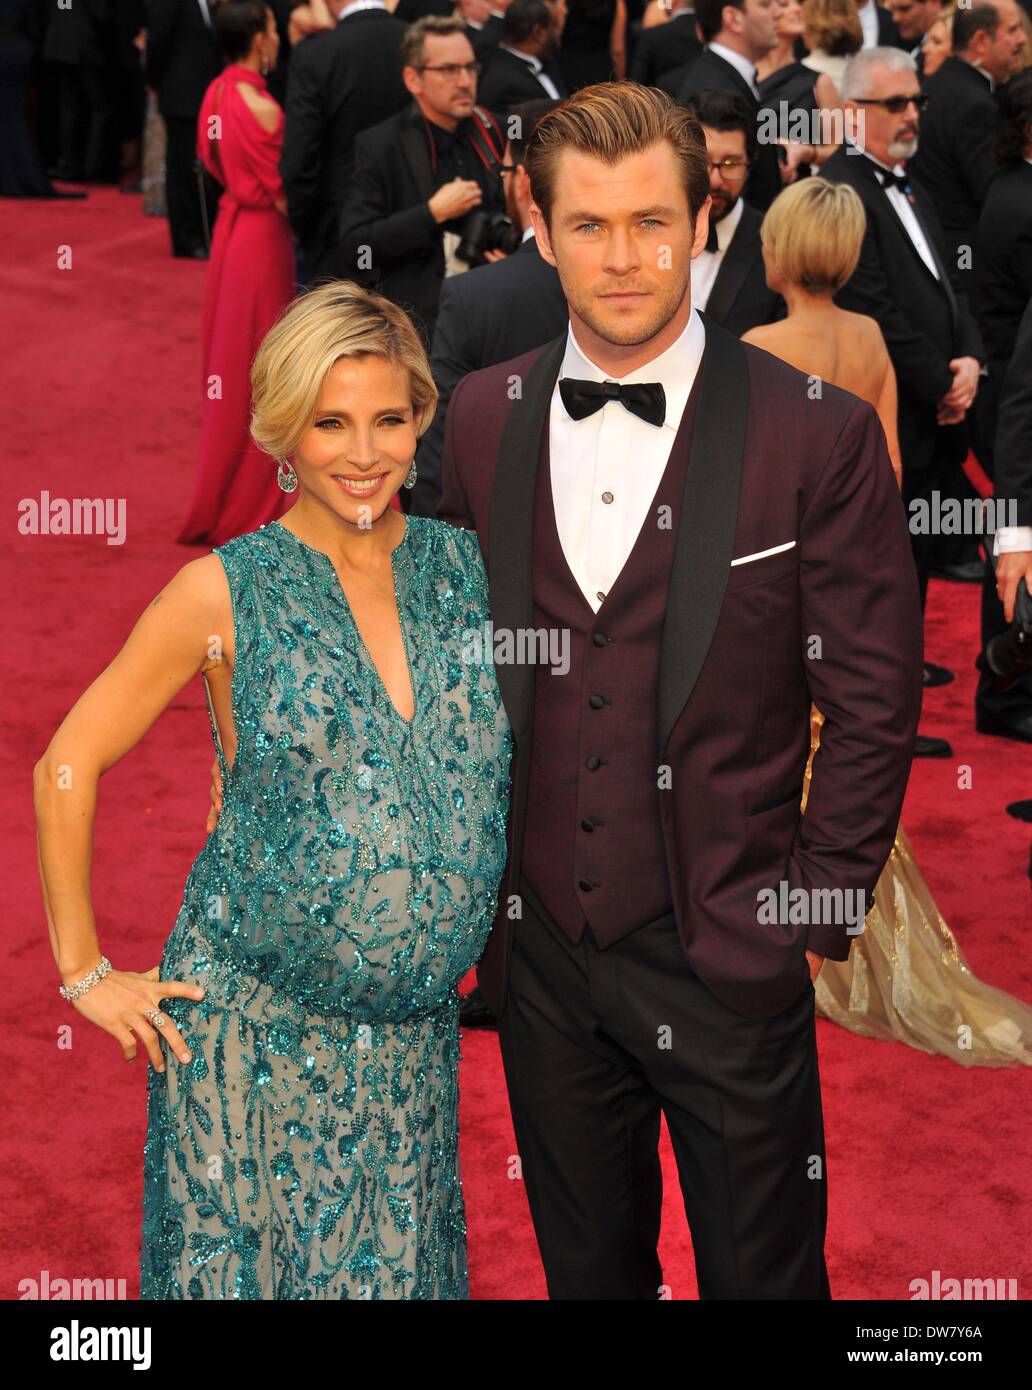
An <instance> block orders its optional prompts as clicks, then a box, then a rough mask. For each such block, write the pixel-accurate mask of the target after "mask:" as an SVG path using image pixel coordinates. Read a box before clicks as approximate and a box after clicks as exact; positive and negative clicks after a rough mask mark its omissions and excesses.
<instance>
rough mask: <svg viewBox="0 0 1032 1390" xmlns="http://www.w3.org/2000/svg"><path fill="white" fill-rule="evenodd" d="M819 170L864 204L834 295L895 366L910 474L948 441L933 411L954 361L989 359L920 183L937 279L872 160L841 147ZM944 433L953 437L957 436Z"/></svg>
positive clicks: (921, 211) (921, 215)
mask: <svg viewBox="0 0 1032 1390" xmlns="http://www.w3.org/2000/svg"><path fill="white" fill-rule="evenodd" d="M821 175H822V176H823V177H824V178H826V179H829V180H830V181H831V182H832V183H848V184H849V185H850V187H851V188H853V189H855V190H856V192H857V193H858V194H859V195H860V200H861V202H862V203H863V205H864V212H865V213H866V215H867V229H866V231H865V233H864V241H863V247H862V249H861V251H860V262H859V264H858V266H857V268H856V270H855V271H854V272H853V275H852V278H851V279H850V280H849V282H848V283H847V284H846V286H845V287H844V289H843V290H842V291H841V293H840V294H839V295H838V296H837V299H838V302H839V303H840V304H841V305H842V307H843V308H844V309H853V310H855V311H856V312H858V313H861V314H869V315H870V316H871V317H872V318H874V319H877V321H878V324H879V325H880V327H881V331H882V334H883V336H884V338H885V343H886V346H887V347H888V349H889V356H890V357H891V358H892V365H893V367H894V368H895V371H896V386H897V389H898V393H899V444H900V454H901V457H902V460H903V467H904V469H905V470H910V471H911V472H915V471H918V470H921V469H925V468H930V467H931V466H932V464H933V461H934V459H935V456H936V453H937V450H939V449H940V448H943V447H944V445H945V441H944V438H943V436H942V432H941V431H940V430H939V427H938V426H937V425H936V422H935V408H936V405H937V404H938V402H939V401H940V400H941V399H942V397H943V396H944V395H945V394H946V392H947V391H948V390H949V389H950V387H951V385H952V384H953V373H952V372H951V371H950V368H949V363H950V359H951V358H953V357H977V358H978V359H979V360H980V361H983V360H984V357H985V351H984V349H983V347H982V339H981V335H980V334H979V332H978V327H977V325H976V323H975V320H974V317H973V315H972V313H971V310H970V308H969V307H968V302H967V296H966V294H965V293H964V290H963V288H962V287H961V285H960V280H959V276H958V275H957V272H956V268H955V264H954V263H953V262H951V261H950V258H949V252H948V249H947V245H946V240H945V236H944V234H943V230H942V226H941V224H940V222H939V219H938V217H937V215H936V212H935V206H934V204H933V203H932V200H931V198H930V197H929V195H928V194H927V193H926V192H925V191H924V189H923V188H922V187H921V185H920V184H919V183H917V182H916V180H913V181H911V188H912V190H913V194H914V207H915V211H916V213H917V216H918V220H919V222H920V223H921V225H922V227H923V229H924V232H925V235H926V237H927V238H928V240H929V242H930V245H931V248H932V251H933V254H934V255H935V256H936V258H937V261H938V265H939V276H940V278H939V279H936V277H935V276H934V275H933V274H932V272H931V271H930V270H929V269H928V267H927V266H926V265H925V263H924V261H923V260H922V259H921V257H920V256H919V255H918V253H917V250H916V248H915V246H914V243H913V242H912V241H911V239H910V237H909V236H908V235H907V232H906V229H905V228H904V226H903V223H902V222H901V221H900V219H899V217H898V216H897V214H896V212H895V210H894V208H893V207H892V204H891V203H890V201H889V199H888V196H887V194H886V193H885V191H884V190H883V188H882V186H881V184H880V182H879V180H878V175H877V172H876V166H875V165H874V164H872V163H871V161H870V160H869V159H867V158H866V157H865V156H863V155H861V154H847V153H846V150H845V148H843V149H840V150H838V151H837V152H836V153H835V154H833V155H832V156H831V158H830V159H829V160H827V161H826V162H825V163H824V164H823V165H822V167H821ZM951 272H952V273H951ZM947 438H954V439H955V438H956V436H955V433H954V435H953V436H947Z"/></svg>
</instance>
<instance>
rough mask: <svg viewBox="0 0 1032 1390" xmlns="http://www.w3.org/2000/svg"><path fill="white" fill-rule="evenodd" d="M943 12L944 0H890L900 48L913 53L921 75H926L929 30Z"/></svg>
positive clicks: (890, 8)
mask: <svg viewBox="0 0 1032 1390" xmlns="http://www.w3.org/2000/svg"><path fill="white" fill-rule="evenodd" d="M942 11H943V0H889V13H890V14H891V15H892V18H893V20H894V21H895V24H896V28H897V30H898V31H899V38H900V43H899V47H900V48H905V49H906V50H907V51H908V52H909V53H913V55H914V57H915V58H916V60H917V70H918V72H919V73H922V74H923V73H924V67H923V58H924V41H925V39H926V38H927V37H928V30H929V29H930V28H931V27H932V25H933V24H934V23H935V21H936V20H937V19H939V18H941V16H942Z"/></svg>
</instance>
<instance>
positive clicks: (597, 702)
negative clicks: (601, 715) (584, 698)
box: [588, 695, 605, 709]
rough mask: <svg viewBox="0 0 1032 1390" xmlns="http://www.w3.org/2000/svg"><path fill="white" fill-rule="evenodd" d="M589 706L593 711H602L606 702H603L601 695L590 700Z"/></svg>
mask: <svg viewBox="0 0 1032 1390" xmlns="http://www.w3.org/2000/svg"><path fill="white" fill-rule="evenodd" d="M588 704H589V705H590V706H591V708H592V709H601V708H602V706H603V705H604V704H605V700H603V698H602V696H601V695H592V696H590V697H589V699H588Z"/></svg>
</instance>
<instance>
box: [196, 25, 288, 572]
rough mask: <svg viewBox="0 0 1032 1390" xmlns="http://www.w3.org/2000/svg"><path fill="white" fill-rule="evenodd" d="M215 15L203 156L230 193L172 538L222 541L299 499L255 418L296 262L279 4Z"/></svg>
mask: <svg viewBox="0 0 1032 1390" xmlns="http://www.w3.org/2000/svg"><path fill="white" fill-rule="evenodd" d="M213 22H214V27H215V33H216V35H217V37H218V40H219V44H220V47H221V49H222V51H223V53H224V55H225V57H226V60H227V66H226V67H225V68H224V69H223V71H222V72H221V73H220V75H219V76H218V77H216V78H215V80H214V81H213V82H212V83H211V85H210V86H209V87H208V90H207V91H206V92H205V94H204V99H203V101H202V103H201V110H200V115H199V117H198V122H197V153H198V156H199V158H200V159H201V160H203V162H204V165H205V167H206V168H207V169H208V170H209V171H210V172H211V173H212V175H213V176H214V177H215V178H216V179H218V181H219V183H221V184H222V186H223V188H224V190H225V191H224V192H223V194H222V197H221V198H220V200H219V210H218V216H217V218H216V220H215V231H214V235H213V237H212V244H211V260H210V261H209V264H208V279H207V283H206V285H205V291H204V319H203V346H202V361H203V370H202V390H203V393H204V394H203V397H202V399H203V402H204V406H203V416H202V422H201V439H200V448H199V457H198V466H197V476H196V478H195V481H194V492H193V499H192V501H191V503H190V509H189V512H188V514H187V518H186V521H185V522H184V524H183V527H182V530H181V531H180V533H179V535H178V536H177V538H176V539H177V540H179V541H181V542H183V543H184V544H188V545H189V544H202V543H203V544H206V545H212V546H215V545H222V544H223V543H224V542H225V541H228V540H230V539H232V537H234V536H239V535H241V534H243V533H244V532H245V531H253V530H255V529H257V527H259V526H261V525H263V523H265V522H269V521H274V520H276V518H277V517H279V516H280V515H281V514H282V513H283V512H284V511H285V510H286V508H287V506H289V504H290V502H291V501H292V500H293V499H292V497H291V496H290V495H289V494H288V493H287V492H285V491H283V490H282V489H281V488H280V486H278V484H277V474H276V468H275V466H272V467H270V465H269V459H268V456H267V455H265V454H263V453H262V452H261V450H260V449H258V447H257V446H256V445H255V443H254V441H253V440H252V439H251V436H250V432H249V423H250V414H251V402H250V370H251V359H252V358H253V357H254V354H255V352H256V351H257V350H258V346H259V344H260V343H261V341H262V339H263V338H264V337H265V335H266V333H267V332H268V331H269V329H270V328H271V327H272V324H273V322H274V321H275V320H276V318H277V317H278V316H279V313H280V311H281V310H282V309H283V307H284V305H286V304H287V303H288V302H289V301H290V300H291V299H292V298H293V295H294V291H295V262H294V243H293V238H292V236H291V232H290V224H289V223H288V221H287V215H286V213H287V203H286V197H285V194H284V192H283V183H282V180H281V179H280V175H279V158H280V151H281V149H282V146H283V110H282V108H281V107H280V106H279V105H278V104H277V102H276V101H275V100H274V98H273V97H271V96H270V95H269V93H268V90H267V88H266V84H265V74H266V73H267V72H268V71H269V70H270V69H271V68H273V67H275V64H276V55H277V52H278V50H279V36H278V34H277V33H276V23H275V19H274V17H273V13H272V10H271V9H269V8H268V6H267V5H265V4H264V3H263V0H223V3H222V4H220V5H218V6H216V7H215V10H214V16H213ZM285 480H286V481H287V482H288V483H290V482H292V481H293V480H292V479H291V478H290V476H289V473H287V474H286V475H285ZM295 486H296V483H295Z"/></svg>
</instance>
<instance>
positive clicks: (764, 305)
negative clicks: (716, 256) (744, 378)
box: [703, 203, 785, 338]
mask: <svg viewBox="0 0 1032 1390" xmlns="http://www.w3.org/2000/svg"><path fill="white" fill-rule="evenodd" d="M762 221H763V218H762V217H761V216H760V214H759V213H758V212H757V211H756V209H755V208H751V207H750V206H749V204H748V203H743V204H742V218H741V221H740V222H739V223H738V226H737V227H736V228H735V234H734V236H733V237H732V238H731V245H730V246H729V247H728V248H727V250H726V251H725V252H724V255H723V257H722V259H721V262H720V269H719V270H718V271H717V278H716V279H715V280H714V282H713V288H712V289H711V290H710V295H709V299H708V300H707V301H706V308H705V309H704V310H703V313H705V315H706V317H707V318H709V319H714V320H715V321H716V322H717V323H719V324H721V325H722V327H724V328H726V329H727V331H728V332H729V333H733V334H734V335H735V337H736V338H740V337H741V336H742V334H743V333H748V331H749V329H750V328H757V327H759V325H760V324H761V323H773V322H774V321H775V320H776V319H780V318H784V315H785V301H784V300H783V299H782V298H781V296H780V295H779V294H775V293H774V291H773V290H772V289H770V287H769V286H768V284H767V277H766V275H765V273H764V270H763V251H762V247H761V246H760V223H761V222H762Z"/></svg>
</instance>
